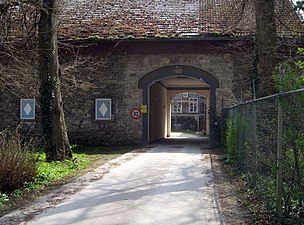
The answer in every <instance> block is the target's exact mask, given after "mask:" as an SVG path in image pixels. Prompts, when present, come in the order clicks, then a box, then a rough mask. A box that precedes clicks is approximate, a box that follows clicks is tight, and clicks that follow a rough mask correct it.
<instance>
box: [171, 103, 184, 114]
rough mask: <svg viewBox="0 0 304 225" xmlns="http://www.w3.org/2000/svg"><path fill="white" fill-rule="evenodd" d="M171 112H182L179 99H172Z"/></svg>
mask: <svg viewBox="0 0 304 225" xmlns="http://www.w3.org/2000/svg"><path fill="white" fill-rule="evenodd" d="M172 105H173V113H182V102H180V101H173V102H172Z"/></svg>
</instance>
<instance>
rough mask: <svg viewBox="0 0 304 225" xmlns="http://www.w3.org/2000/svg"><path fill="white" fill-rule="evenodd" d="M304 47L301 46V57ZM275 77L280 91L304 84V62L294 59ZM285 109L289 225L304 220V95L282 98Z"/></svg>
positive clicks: (285, 165)
mask: <svg viewBox="0 0 304 225" xmlns="http://www.w3.org/2000/svg"><path fill="white" fill-rule="evenodd" d="M303 53H304V49H302V48H299V49H298V55H300V56H302V55H303ZM273 78H274V81H275V86H276V88H277V89H278V90H279V91H291V90H297V89H300V88H303V87H304V62H303V60H301V59H300V60H294V61H290V62H284V63H283V64H281V65H280V66H278V67H277V68H276V69H275V71H274V73H273ZM280 103H281V105H282V109H283V112H284V127H283V157H284V162H283V171H284V174H283V187H284V190H283V202H284V214H285V217H286V221H285V223H286V224H292V223H296V222H295V221H297V220H298V221H300V222H299V224H301V223H304V221H303V220H302V221H301V219H300V218H304V125H303V124H304V118H303V112H304V94H303V93H297V94H294V95H292V96H291V97H288V96H287V97H282V98H281V99H280Z"/></svg>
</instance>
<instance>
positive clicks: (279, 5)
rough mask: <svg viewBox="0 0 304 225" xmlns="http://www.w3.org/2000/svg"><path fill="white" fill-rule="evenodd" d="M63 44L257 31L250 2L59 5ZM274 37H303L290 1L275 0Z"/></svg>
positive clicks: (95, 0) (130, 0)
mask: <svg viewBox="0 0 304 225" xmlns="http://www.w3.org/2000/svg"><path fill="white" fill-rule="evenodd" d="M62 4H63V5H62V7H61V12H60V17H59V19H60V20H59V21H60V26H59V27H60V29H59V36H60V38H62V39H75V38H86V37H89V36H98V37H101V38H119V39H120V38H122V39H123V38H131V37H137V38H139V37H161V36H167V37H194V36H207V35H233V36H242V35H248V34H253V33H254V32H255V16H254V7H253V0H63V3H62ZM276 18H277V27H278V32H279V34H281V35H293V34H296V33H304V29H303V24H302V22H301V21H300V19H299V17H298V15H297V14H296V13H295V12H294V11H293V7H292V3H291V1H290V0H276Z"/></svg>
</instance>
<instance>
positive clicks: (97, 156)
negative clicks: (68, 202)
mask: <svg viewBox="0 0 304 225" xmlns="http://www.w3.org/2000/svg"><path fill="white" fill-rule="evenodd" d="M133 149H134V147H133V146H128V147H124V146H116V147H77V146H72V151H73V156H74V159H73V160H65V161H57V162H50V163H49V162H46V154H45V152H43V151H41V152H39V153H37V152H35V153H33V152H31V157H32V158H34V159H36V160H35V166H36V167H35V168H36V170H37V173H36V176H35V177H34V179H31V180H30V181H27V182H24V183H23V184H22V185H21V186H20V187H18V188H19V189H15V190H12V191H11V192H10V193H6V192H0V209H1V208H4V207H8V206H9V205H10V204H11V201H13V200H14V199H20V198H21V199H22V198H23V197H24V196H25V195H27V194H29V193H32V194H33V193H36V192H40V191H41V190H44V189H45V188H46V187H48V186H50V185H52V184H60V183H64V182H66V181H67V179H68V178H69V177H73V176H75V175H77V174H82V173H84V172H83V171H84V169H86V168H88V167H89V166H91V165H92V164H93V163H94V162H96V161H97V162H98V165H101V164H103V163H105V162H107V161H109V160H111V159H114V158H116V157H118V156H120V155H122V154H124V153H126V152H129V151H131V150H133ZM0 160H1V159H0ZM0 168H1V165H0ZM0 172H1V171H0ZM0 175H1V174H0ZM5 178H6V179H7V177H5Z"/></svg>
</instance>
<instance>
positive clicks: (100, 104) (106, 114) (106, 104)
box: [95, 98, 111, 120]
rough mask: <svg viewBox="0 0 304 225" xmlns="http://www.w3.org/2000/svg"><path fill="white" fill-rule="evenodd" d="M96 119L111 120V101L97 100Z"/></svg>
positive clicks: (106, 99)
mask: <svg viewBox="0 0 304 225" xmlns="http://www.w3.org/2000/svg"><path fill="white" fill-rule="evenodd" d="M95 119H96V120H111V99H108V98H97V99H96V100H95Z"/></svg>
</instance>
